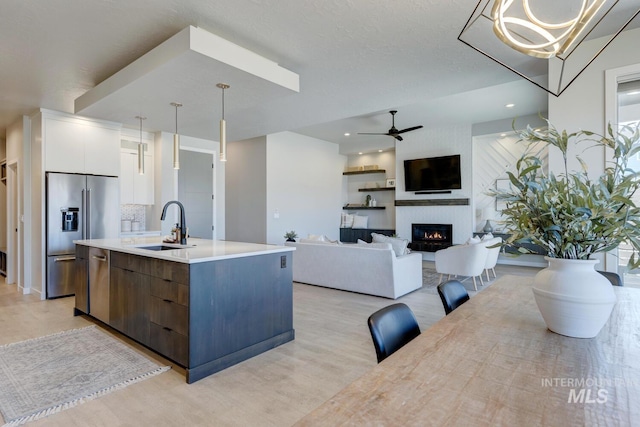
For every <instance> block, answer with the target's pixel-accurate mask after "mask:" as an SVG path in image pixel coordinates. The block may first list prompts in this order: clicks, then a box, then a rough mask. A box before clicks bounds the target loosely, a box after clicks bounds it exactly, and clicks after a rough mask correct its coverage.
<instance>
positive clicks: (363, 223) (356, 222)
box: [353, 215, 369, 228]
mask: <svg viewBox="0 0 640 427" xmlns="http://www.w3.org/2000/svg"><path fill="white" fill-rule="evenodd" d="M368 222H369V217H368V216H360V215H354V216H353V228H367V223H368Z"/></svg>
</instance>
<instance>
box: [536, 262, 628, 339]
mask: <svg viewBox="0 0 640 427" xmlns="http://www.w3.org/2000/svg"><path fill="white" fill-rule="evenodd" d="M545 259H546V260H547V261H549V267H547V268H545V269H543V270H541V271H540V272H538V274H536V276H535V278H534V279H533V294H534V295H535V298H536V304H538V309H539V310H540V313H541V314H542V318H543V319H544V321H545V323H546V324H547V327H548V328H549V330H551V331H553V332H555V333H558V334H560V335H566V336H568V337H574V338H593V337H595V336H596V335H598V332H600V330H601V329H602V327H603V326H604V325H605V324H606V323H607V320H609V316H610V315H611V311H612V310H613V306H614V305H615V304H616V294H615V292H614V291H613V287H612V285H611V282H609V280H608V279H607V278H606V277H604V276H603V275H601V274H600V273H598V272H597V271H596V269H595V265H596V264H597V263H598V262H599V261H598V260H577V259H559V258H549V257H545Z"/></svg>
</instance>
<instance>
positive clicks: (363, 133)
mask: <svg viewBox="0 0 640 427" xmlns="http://www.w3.org/2000/svg"><path fill="white" fill-rule="evenodd" d="M358 135H389V134H388V133H368V132H358Z"/></svg>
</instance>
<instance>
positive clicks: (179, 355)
mask: <svg viewBox="0 0 640 427" xmlns="http://www.w3.org/2000/svg"><path fill="white" fill-rule="evenodd" d="M150 292H151V298H150V303H151V304H150V307H149V321H150V322H151V323H150V328H151V343H150V346H151V348H153V349H155V350H157V351H158V352H161V353H163V354H165V355H166V356H167V357H169V358H170V359H172V360H175V361H176V362H178V363H180V364H181V365H183V366H188V362H189V360H188V355H189V352H188V349H189V286H188V285H185V284H182V283H177V282H172V281H170V280H168V279H161V278H158V277H153V278H152V279H151V289H150Z"/></svg>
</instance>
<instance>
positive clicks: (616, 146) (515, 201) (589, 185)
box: [490, 123, 640, 338]
mask: <svg viewBox="0 0 640 427" xmlns="http://www.w3.org/2000/svg"><path fill="white" fill-rule="evenodd" d="M519 134H520V139H521V140H523V141H526V142H529V143H544V144H547V145H550V146H553V147H556V148H557V149H559V150H560V152H561V154H562V157H563V159H564V171H563V173H561V174H560V175H557V176H556V175H555V174H553V173H545V172H544V171H543V170H542V160H541V159H540V158H539V157H537V156H536V155H533V154H531V153H530V152H528V151H526V152H525V153H524V154H523V156H522V157H521V158H520V159H519V160H518V162H517V164H516V171H515V173H511V172H508V176H509V180H510V182H511V187H510V188H509V189H506V190H492V191H490V194H492V195H494V196H496V197H497V198H498V199H500V200H503V201H504V202H506V208H505V209H503V210H502V218H503V222H504V224H505V229H506V230H508V232H509V233H511V236H510V237H509V238H508V239H507V242H506V243H507V244H512V243H519V242H527V243H534V244H536V245H539V246H541V247H543V248H544V249H545V251H546V252H547V257H548V258H547V260H548V261H549V263H550V266H549V267H548V269H545V270H542V271H541V272H540V273H538V274H539V277H538V276H536V279H535V283H534V286H533V292H534V294H535V296H536V302H537V303H538V307H539V308H540V311H541V312H542V313H543V317H545V321H546V320H547V318H548V317H549V316H550V315H549V310H551V309H550V308H549V305H551V306H552V307H553V310H560V313H558V314H554V316H556V317H557V316H563V317H565V320H569V318H568V317H567V316H569V314H567V313H568V311H567V312H566V313H565V312H564V310H571V311H572V312H573V311H574V310H577V305H578V303H582V304H583V306H582V308H581V309H582V310H583V312H584V313H585V316H587V317H592V316H595V315H593V314H590V313H592V311H593V310H594V309H593V305H594V304H596V305H597V304H601V305H604V306H608V308H607V310H608V314H607V316H605V318H604V321H602V322H601V324H600V325H599V328H598V329H597V331H595V334H594V333H593V331H594V329H592V330H591V332H590V333H583V332H576V331H579V330H580V329H579V328H578V325H570V324H567V323H566V322H565V323H558V322H554V321H551V320H550V321H549V322H547V326H548V327H549V329H551V330H552V331H554V332H557V333H559V334H562V335H567V336H576V337H580V338H585V337H588V336H587V335H590V336H595V335H597V333H598V331H599V330H600V328H602V327H603V326H604V324H605V323H606V320H607V318H608V317H609V315H610V313H611V310H612V309H613V305H614V304H615V295H614V294H613V291H612V290H611V289H610V288H611V285H610V284H609V283H608V282H607V281H606V280H604V281H603V280H601V279H602V276H601V275H600V274H599V273H597V272H596V271H595V269H594V268H593V265H592V264H593V261H592V260H590V258H591V256H592V255H593V254H595V253H600V252H607V251H610V250H612V249H615V248H616V247H618V245H620V244H621V243H623V242H626V243H627V244H629V246H630V248H631V256H630V257H629V262H628V267H629V268H638V267H639V266H640V258H639V257H638V253H639V252H640V207H637V206H636V205H635V204H634V203H633V202H632V200H631V199H632V196H633V195H634V194H635V193H636V192H637V191H638V190H639V189H640V173H639V172H638V171H633V170H631V169H630V168H629V166H628V164H629V161H630V160H631V159H632V158H634V157H635V156H637V155H638V153H639V152H640V130H639V128H638V127H631V126H620V127H619V129H618V131H617V133H614V131H613V129H612V127H611V125H609V126H608V128H607V132H606V135H598V134H595V133H593V132H590V131H579V132H574V133H567V132H566V131H562V132H560V131H558V130H556V129H555V128H554V127H553V126H552V125H551V124H550V123H549V128H548V129H547V130H543V131H536V130H533V129H532V128H531V127H527V129H526V130H524V131H521V132H519ZM580 143H590V144H592V146H595V147H602V148H606V149H610V150H612V160H611V161H610V162H609V164H608V165H607V167H606V168H605V170H604V173H603V174H602V175H600V176H599V177H588V176H587V171H586V165H585V163H584V162H583V161H582V160H581V159H580V158H579V157H578V160H580V163H581V165H582V170H581V171H572V172H569V166H568V163H567V157H568V154H567V153H568V151H569V149H570V147H571V148H574V147H575V146H577V145H579V144H580ZM521 252H524V253H526V252H527V251H526V250H524V249H523V250H521ZM555 259H560V260H575V261H576V263H578V264H579V263H580V261H584V262H585V264H586V265H587V267H580V268H581V270H580V273H578V272H575V274H580V275H581V276H580V277H581V279H580V280H576V278H575V276H571V275H570V274H565V273H557V270H559V268H560V267H559V266H558V265H557V264H559V263H558V262H556V261H554V260H555ZM552 264H553V265H552ZM586 270H588V271H589V272H591V274H587V273H586V272H585V271H586ZM554 280H557V281H570V282H573V283H575V284H576V285H571V284H570V283H565V284H562V283H553V284H544V283H543V282H548V281H554ZM589 281H593V283H600V284H601V285H600V286H601V287H602V288H603V289H602V290H600V291H596V290H594V289H593V288H592V286H597V285H595V284H591V283H590V284H588V285H587V282H589ZM578 284H579V285H582V286H579V285H578ZM543 285H545V286H543ZM587 288H588V289H589V290H587ZM587 292H590V293H591V294H594V295H600V297H601V299H600V301H599V302H597V303H596V302H593V301H591V300H590V299H589V298H586V297H585V295H586V293H587ZM550 301H551V302H550ZM545 313H546V314H545ZM571 316H574V317H573V319H574V321H575V323H584V320H580V319H579V318H578V317H575V316H577V315H575V314H572V315H571ZM549 318H550V317H549Z"/></svg>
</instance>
